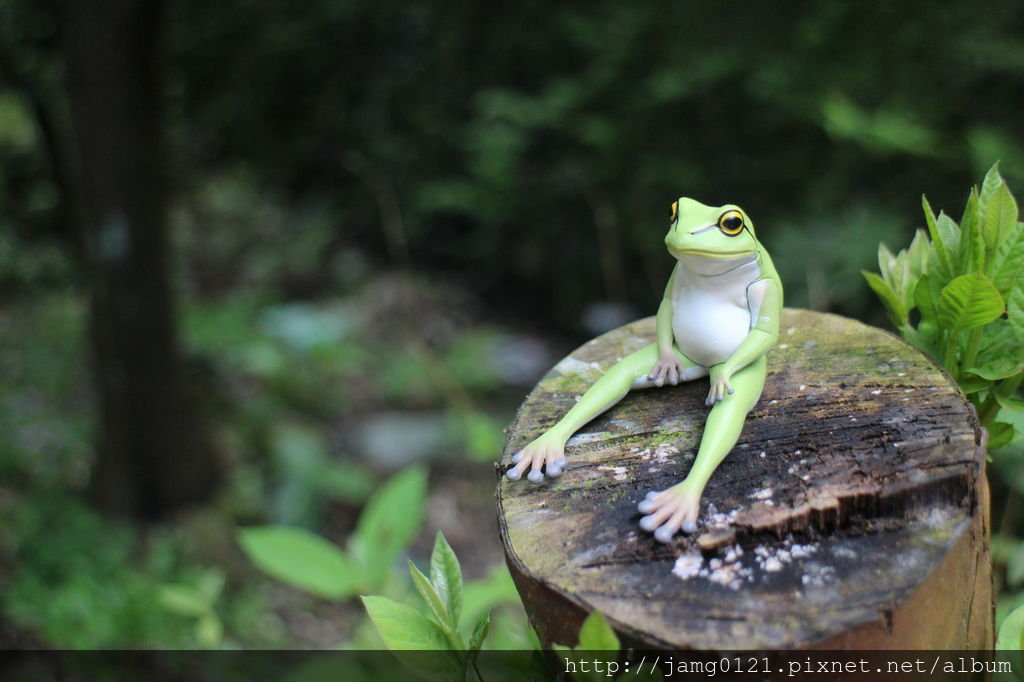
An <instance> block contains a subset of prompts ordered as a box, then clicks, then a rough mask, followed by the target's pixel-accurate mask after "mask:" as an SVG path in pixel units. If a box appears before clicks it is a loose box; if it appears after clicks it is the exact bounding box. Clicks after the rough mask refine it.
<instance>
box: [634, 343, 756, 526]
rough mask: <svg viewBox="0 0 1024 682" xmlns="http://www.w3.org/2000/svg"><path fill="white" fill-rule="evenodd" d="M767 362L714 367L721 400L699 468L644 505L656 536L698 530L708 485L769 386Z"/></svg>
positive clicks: (704, 440)
mask: <svg viewBox="0 0 1024 682" xmlns="http://www.w3.org/2000/svg"><path fill="white" fill-rule="evenodd" d="M766 366H767V363H766V361H765V358H764V357H763V356H762V357H760V358H758V359H757V360H755V361H753V362H752V363H750V364H749V365H747V366H746V367H744V368H743V369H741V370H740V371H738V372H736V373H735V374H733V375H732V377H731V378H730V377H726V376H723V369H722V368H723V367H724V365H716V366H715V367H712V368H711V386H712V392H713V394H714V395H716V396H717V398H716V399H715V400H713V402H714V405H715V406H714V407H713V408H712V409H711V414H710V415H708V421H707V424H706V425H705V427H704V436H703V438H702V439H701V442H700V449H699V450H698V451H697V459H696V460H695V461H694V463H693V468H692V469H690V473H689V474H688V475H687V476H686V479H685V480H684V481H683V482H682V483H679V484H677V485H674V486H672V487H671V488H667V489H665V490H662V491H659V492H652V493H649V494H648V495H647V497H646V498H645V499H644V500H643V501H642V502H640V504H639V506H638V509H639V510H640V512H641V513H643V514H646V516H644V517H643V518H642V519H640V527H641V528H643V529H644V530H647V531H654V537H655V539H657V540H659V541H661V542H668V541H670V540H671V539H672V536H673V535H675V534H676V531H678V530H679V529H680V528H682V529H683V531H684V532H687V533H693V532H694V531H696V530H697V517H698V516H699V513H700V498H701V495H703V494H704V487H705V486H706V485H707V483H708V480H710V478H711V475H712V474H713V473H714V472H715V469H717V468H718V465H719V464H721V463H722V460H723V459H725V457H726V455H728V454H729V452H730V451H731V450H732V448H733V446H734V445H736V441H737V440H739V437H740V432H741V431H742V430H743V424H744V422H745V421H746V418H747V414H748V413H749V412H750V410H752V409H753V408H754V405H755V404H756V403H757V400H758V398H760V397H761V391H762V389H764V380H765V376H766V373H767V370H766ZM716 386H718V388H717V389H716V388H715V387H716ZM729 388H731V391H730V390H729ZM726 395H727V396H728V397H726ZM711 398H712V396H709V399H711Z"/></svg>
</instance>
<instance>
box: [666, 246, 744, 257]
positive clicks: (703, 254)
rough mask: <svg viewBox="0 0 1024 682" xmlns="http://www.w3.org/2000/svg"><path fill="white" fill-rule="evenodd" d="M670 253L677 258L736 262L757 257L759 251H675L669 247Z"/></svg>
mask: <svg viewBox="0 0 1024 682" xmlns="http://www.w3.org/2000/svg"><path fill="white" fill-rule="evenodd" d="M668 250H669V253H671V254H672V255H673V256H676V257H677V258H678V257H679V256H699V257H700V258H714V259H715V260H735V259H737V258H744V257H750V258H753V257H755V256H757V251H754V250H752V249H742V250H739V251H705V250H704V249H695V248H683V249H674V248H672V247H671V246H670V247H669V249H668Z"/></svg>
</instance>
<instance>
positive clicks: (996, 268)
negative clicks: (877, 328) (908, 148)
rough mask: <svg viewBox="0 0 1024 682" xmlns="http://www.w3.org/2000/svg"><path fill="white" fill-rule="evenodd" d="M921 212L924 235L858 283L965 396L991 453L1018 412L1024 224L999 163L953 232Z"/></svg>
mask: <svg viewBox="0 0 1024 682" xmlns="http://www.w3.org/2000/svg"><path fill="white" fill-rule="evenodd" d="M922 205H923V208H924V217H925V223H926V225H927V233H925V232H924V231H920V230H919V231H918V232H917V234H916V235H915V237H914V240H913V241H912V242H911V243H910V246H909V247H908V248H906V249H903V250H901V251H900V252H899V253H897V254H895V255H893V253H892V252H891V251H889V249H888V248H886V247H885V245H884V244H882V245H879V248H878V267H879V270H880V271H881V274H880V275H879V274H875V273H873V272H864V273H863V274H864V277H865V279H867V282H868V285H869V286H870V287H871V289H872V290H874V292H875V293H876V294H878V296H879V298H880V299H881V300H882V303H883V304H884V305H885V307H886V310H887V311H888V313H889V317H890V319H891V320H892V322H893V324H894V325H895V326H896V328H897V329H898V330H899V332H900V334H902V335H903V337H904V338H905V339H907V340H908V341H909V342H910V343H912V344H914V345H915V346H917V347H918V348H920V349H922V350H923V351H925V352H926V353H928V354H929V355H931V356H932V357H933V358H935V360H936V361H937V362H939V363H941V364H942V366H943V367H945V369H946V371H947V372H949V373H950V375H952V376H953V378H954V379H955V380H956V381H957V382H958V383H959V384H960V386H961V388H963V390H964V392H965V393H966V394H968V396H969V397H970V399H971V401H972V402H973V403H974V405H975V407H976V408H977V410H978V416H979V418H980V419H981V422H982V425H984V426H985V427H986V429H988V433H989V443H988V444H989V447H990V448H992V449H995V448H998V447H1001V446H1003V445H1006V444H1008V443H1009V442H1010V441H1011V440H1012V439H1013V435H1014V427H1013V425H1012V424H1011V423H1009V422H1007V421H1001V420H999V416H1000V415H1001V412H1002V411H1004V410H1005V411H1012V412H1021V411H1024V401H1021V400H1020V399H1019V398H1017V397H1016V392H1017V389H1018V388H1019V387H1020V385H1021V382H1022V381H1024V224H1022V223H1020V222H1018V209H1017V202H1016V200H1015V199H1014V197H1013V195H1012V194H1011V193H1010V190H1009V188H1008V187H1007V186H1006V183H1005V182H1004V180H1003V178H1002V176H1001V175H1000V174H999V169H998V164H997V165H994V166H992V168H991V169H990V170H989V171H988V173H987V174H986V175H985V179H984V181H983V182H982V185H981V189H980V190H979V189H978V188H977V187H974V188H972V190H971V193H970V195H969V196H968V198H967V205H966V207H965V208H964V213H963V217H962V218H961V220H960V223H959V224H957V223H956V221H954V220H953V219H952V218H950V217H949V216H948V215H946V214H945V213H943V212H940V213H939V215H938V216H936V215H935V214H934V212H933V211H932V208H931V206H930V205H929V204H928V200H927V199H926V198H924V197H922Z"/></svg>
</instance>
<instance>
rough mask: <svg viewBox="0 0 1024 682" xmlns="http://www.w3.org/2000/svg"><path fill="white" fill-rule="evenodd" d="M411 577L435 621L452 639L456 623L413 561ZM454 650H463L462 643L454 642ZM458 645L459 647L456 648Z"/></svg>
mask: <svg viewBox="0 0 1024 682" xmlns="http://www.w3.org/2000/svg"><path fill="white" fill-rule="evenodd" d="M409 575H410V576H412V584H413V585H414V586H415V587H416V591H417V592H419V593H420V596H421V597H423V601H425V602H426V603H427V608H429V609H430V613H431V614H432V615H433V616H434V620H436V621H437V624H438V625H440V626H441V630H442V631H444V633H445V636H446V637H448V638H449V639H452V636H453V635H454V632H455V622H457V621H454V622H453V621H452V620H451V617H450V616H449V615H448V610H447V608H445V604H444V601H443V600H442V599H441V596H440V595H438V593H437V590H436V589H434V586H433V585H431V584H430V580H429V579H428V578H427V576H425V575H423V573H422V572H421V571H420V569H418V568H416V564H414V563H413V562H412V561H411V560H410V561H409ZM452 645H453V646H452V648H456V649H458V648H462V647H461V643H458V642H454V641H453V642H452ZM456 645H458V646H456Z"/></svg>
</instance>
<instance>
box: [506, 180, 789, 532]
mask: <svg viewBox="0 0 1024 682" xmlns="http://www.w3.org/2000/svg"><path fill="white" fill-rule="evenodd" d="M665 246H666V247H668V252H669V253H670V254H671V255H672V256H673V257H674V258H675V259H676V265H675V268H674V269H673V270H672V275H671V276H670V277H669V280H668V284H667V285H666V286H665V293H664V296H663V298H662V301H661V305H660V306H659V308H658V316H657V340H656V341H654V342H653V343H651V344H649V345H647V346H644V347H643V348H641V349H640V350H638V351H636V352H635V353H632V354H630V355H628V356H626V357H625V358H623V359H622V360H620V361H619V362H617V363H616V364H615V365H614V366H613V367H612V368H611V369H609V370H608V371H607V372H606V373H605V374H604V375H603V376H602V377H601V378H600V379H599V380H598V381H597V382H596V383H594V385H593V386H591V387H590V388H589V389H588V390H587V391H586V393H584V394H583V396H582V397H581V398H580V399H579V401H578V402H577V403H576V404H575V405H574V406H573V407H572V409H570V410H569V411H568V412H567V413H566V415H565V416H564V417H562V419H561V420H560V421H558V423H556V424H555V425H554V426H553V427H551V428H550V429H549V430H548V431H546V432H545V433H544V434H543V435H541V436H540V437H538V438H537V439H536V440H534V441H533V442H531V443H530V444H529V445H527V446H526V447H525V448H523V449H522V450H520V451H519V452H518V453H516V454H515V455H514V456H513V457H512V461H513V466H512V468H510V469H509V470H508V472H507V473H506V475H507V476H508V478H509V479H511V480H513V481H517V480H519V479H520V478H521V477H522V475H523V474H524V473H526V472H527V471H529V473H528V474H527V479H528V480H529V481H531V482H533V483H540V482H541V481H543V480H544V477H545V476H548V477H556V476H559V475H560V474H561V473H562V472H563V470H564V469H565V468H566V466H567V463H566V459H565V444H566V442H567V441H568V440H569V438H570V437H571V436H572V434H574V433H575V432H576V431H577V430H578V429H580V428H581V427H582V426H583V425H584V424H586V423H587V422H589V421H590V420H592V419H593V418H594V417H596V416H598V415H599V414H601V413H602V412H604V411H605V410H607V409H609V408H610V407H612V406H613V405H615V404H616V403H618V402H619V401H620V400H621V399H622V398H623V397H624V396H625V395H626V394H627V393H628V392H629V391H630V390H632V389H638V388H650V387H660V386H665V385H667V384H671V385H673V386H675V385H677V384H679V383H680V382H682V381H692V380H694V379H700V378H703V377H710V382H711V388H710V391H709V392H708V396H707V400H706V401H705V402H706V404H707V405H708V406H709V407H710V408H711V411H710V414H709V415H708V419H707V424H706V425H705V427H704V434H703V436H702V438H701V442H700V448H699V449H698V451H697V458H696V459H695V460H694V463H693V467H692V468H691V469H690V472H689V473H688V474H687V476H686V478H685V479H684V480H683V481H681V482H680V483H678V484H676V485H674V486H672V487H670V488H667V489H665V490H660V491H653V492H650V493H648V494H647V496H646V497H645V498H644V499H643V500H642V501H641V502H640V504H639V505H638V509H639V511H640V512H641V514H643V515H644V516H643V517H642V518H641V519H640V527H641V528H643V529H644V530H645V531H651V532H653V533H654V537H655V539H657V540H659V541H661V542H669V541H670V540H671V539H672V537H673V536H674V535H675V534H676V532H678V531H679V530H680V529H681V530H683V531H684V532H686V533H693V532H695V531H696V530H697V519H698V516H699V512H700V499H701V496H702V495H703V493H704V488H705V486H707V483H708V481H709V480H710V478H711V475H712V474H713V473H714V471H715V469H717V468H718V465H719V464H721V462H722V460H724V459H725V457H726V455H728V454H729V452H730V451H731V450H732V448H733V446H735V445H736V441H737V440H738V439H739V436H740V432H741V431H742V430H743V424H744V422H745V421H746V418H747V414H748V413H749V412H750V410H751V409H753V407H754V405H755V404H756V403H757V400H758V398H760V397H761V391H762V389H763V388H764V381H765V376H766V361H765V355H766V354H767V353H768V351H769V350H770V349H771V348H772V347H773V346H774V345H775V343H776V341H777V340H778V337H779V322H780V320H781V318H782V282H781V281H780V280H779V275H778V273H777V272H776V270H775V266H774V265H773V264H772V259H771V257H770V256H769V255H768V252H767V251H765V249H764V247H763V246H762V245H761V243H760V242H759V241H758V240H757V236H756V234H755V233H754V224H753V222H752V221H751V220H750V217H749V216H748V215H747V214H746V212H744V210H743V209H742V208H740V207H739V206H736V205H733V204H726V205H725V206H705V205H704V204H702V203H700V202H698V201H695V200H693V199H689V198H686V197H680V198H679V199H678V200H677V201H675V202H673V204H672V208H671V215H670V224H669V230H668V234H667V235H666V237H665Z"/></svg>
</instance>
